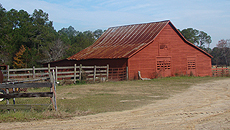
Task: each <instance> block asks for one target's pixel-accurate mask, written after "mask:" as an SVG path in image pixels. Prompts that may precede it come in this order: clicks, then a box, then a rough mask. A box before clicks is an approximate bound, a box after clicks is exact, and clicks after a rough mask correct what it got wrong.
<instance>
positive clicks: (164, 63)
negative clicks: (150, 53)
mask: <svg viewBox="0 0 230 130" xmlns="http://www.w3.org/2000/svg"><path fill="white" fill-rule="evenodd" d="M161 69H164V70H170V69H171V62H170V61H167V60H163V61H162V60H158V61H157V70H161Z"/></svg>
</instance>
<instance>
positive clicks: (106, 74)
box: [2, 64, 128, 83]
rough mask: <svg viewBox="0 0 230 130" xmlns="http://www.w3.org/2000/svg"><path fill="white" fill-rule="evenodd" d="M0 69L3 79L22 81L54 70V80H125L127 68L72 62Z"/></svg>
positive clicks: (46, 76)
mask: <svg viewBox="0 0 230 130" xmlns="http://www.w3.org/2000/svg"><path fill="white" fill-rule="evenodd" d="M9 68H10V67H9V66H8V67H7V69H6V70H2V72H3V76H4V81H5V82H13V81H22V80H29V79H47V78H49V73H50V72H51V71H52V70H54V73H55V80H56V81H59V82H66V81H68V82H72V83H76V82H77V81H89V82H104V81H107V80H118V81H120V80H127V79H128V74H127V73H128V68H127V67H123V68H109V65H106V66H96V65H94V66H82V65H81V64H80V65H78V66H77V65H76V64H74V65H73V66H64V67H59V66H56V67H50V64H48V67H42V68H36V67H33V68H23V69H9Z"/></svg>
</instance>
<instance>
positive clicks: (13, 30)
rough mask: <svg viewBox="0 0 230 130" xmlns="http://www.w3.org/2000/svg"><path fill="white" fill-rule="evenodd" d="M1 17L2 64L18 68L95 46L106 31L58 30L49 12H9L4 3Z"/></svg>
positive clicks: (64, 56)
mask: <svg viewBox="0 0 230 130" xmlns="http://www.w3.org/2000/svg"><path fill="white" fill-rule="evenodd" d="M0 18H1V19H0V51H1V53H0V64H7V65H10V66H12V67H14V68H26V67H32V66H38V67H39V66H41V65H42V63H47V62H51V61H56V60H60V59H63V58H67V57H69V56H72V55H74V54H75V53H77V52H79V51H80V50H82V49H84V48H86V47H88V46H90V45H92V44H93V43H94V42H95V41H96V39H97V38H99V37H100V35H101V34H102V33H103V32H104V31H102V30H101V29H97V30H95V31H94V32H92V31H84V32H80V31H76V30H75V29H74V28H73V27H72V26H69V27H68V28H62V29H61V30H59V31H56V30H55V29H54V27H53V22H52V21H50V20H49V15H48V13H46V12H44V11H43V10H41V9H39V10H37V9H35V10H34V12H33V14H29V13H28V12H26V11H24V10H19V11H17V10H15V9H11V10H10V11H7V10H6V9H5V8H3V6H2V5H1V4H0Z"/></svg>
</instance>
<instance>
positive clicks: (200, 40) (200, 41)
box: [179, 28, 230, 66]
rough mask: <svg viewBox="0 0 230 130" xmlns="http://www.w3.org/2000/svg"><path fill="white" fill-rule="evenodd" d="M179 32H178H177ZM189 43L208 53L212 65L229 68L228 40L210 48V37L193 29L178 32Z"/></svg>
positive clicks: (222, 40) (229, 47)
mask: <svg viewBox="0 0 230 130" xmlns="http://www.w3.org/2000/svg"><path fill="white" fill-rule="evenodd" d="M179 31H180V30H179ZM180 32H181V34H182V35H183V36H184V37H185V39H187V40H188V41H189V42H191V43H193V44H195V45H196V46H198V47H199V48H201V49H203V50H204V51H206V52H208V53H209V54H211V55H212V56H213V58H212V65H216V66H229V65H230V39H221V40H220V41H219V42H218V43H217V45H216V47H214V48H212V49H211V48H210V43H211V42H212V39H211V36H210V35H208V34H207V33H206V32H204V31H199V30H196V29H193V28H187V29H183V30H182V31H180Z"/></svg>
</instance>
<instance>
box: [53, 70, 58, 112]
mask: <svg viewBox="0 0 230 130" xmlns="http://www.w3.org/2000/svg"><path fill="white" fill-rule="evenodd" d="M56 68H57V67H56ZM56 74H57V72H56V73H55V72H54V70H53V83H52V84H53V85H52V88H53V102H54V104H53V105H54V108H55V111H57V100H56V98H57V97H56V80H55V79H56V78H57V77H55V76H54V75H56Z"/></svg>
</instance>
